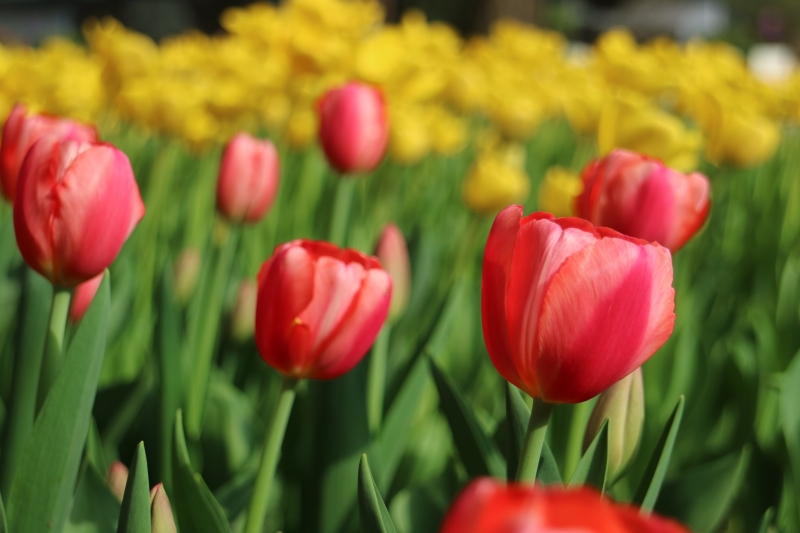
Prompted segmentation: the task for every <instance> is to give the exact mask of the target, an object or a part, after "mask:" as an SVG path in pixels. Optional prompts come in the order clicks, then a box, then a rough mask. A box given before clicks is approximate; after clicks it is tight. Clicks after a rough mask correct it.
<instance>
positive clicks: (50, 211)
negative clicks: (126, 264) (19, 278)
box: [14, 136, 144, 287]
mask: <svg viewBox="0 0 800 533" xmlns="http://www.w3.org/2000/svg"><path fill="white" fill-rule="evenodd" d="M143 216H144V204H143V203H142V198H141V196H140V195H139V188H138V186H137V184H136V180H135V179H134V177H133V170H132V169H131V164H130V162H129V161H128V158H127V157H126V156H125V154H123V153H122V152H121V151H119V150H117V149H116V148H115V147H113V146H111V145H110V144H104V143H79V142H76V141H62V140H60V139H58V138H57V137H55V136H45V137H43V138H41V139H40V140H39V141H37V142H36V144H34V145H33V147H32V148H31V149H30V151H29V152H28V155H27V156H26V157H25V161H24V163H23V164H22V169H21V171H20V175H19V181H18V183H17V191H16V198H15V199H14V231H15V233H16V236H17V244H18V245H19V249H20V252H21V253H22V257H23V258H24V259H25V261H26V262H27V263H28V265H29V266H30V267H31V268H33V269H34V270H36V271H37V272H38V273H40V274H41V275H42V276H44V277H46V278H47V279H49V280H50V281H51V282H52V283H53V284H55V285H61V286H65V287H74V286H76V285H78V284H80V283H83V282H84V281H88V280H89V279H91V278H93V277H95V276H97V275H99V274H101V273H102V272H103V270H105V269H106V268H107V267H108V266H109V265H110V264H111V263H112V262H113V261H114V259H115V258H116V257H117V254H118V253H119V251H120V249H121V248H122V245H123V244H124V243H125V240H126V239H127V238H128V236H129V235H130V234H131V232H132V231H133V229H134V228H135V227H136V224H137V223H138V222H139V220H141V218H142V217H143Z"/></svg>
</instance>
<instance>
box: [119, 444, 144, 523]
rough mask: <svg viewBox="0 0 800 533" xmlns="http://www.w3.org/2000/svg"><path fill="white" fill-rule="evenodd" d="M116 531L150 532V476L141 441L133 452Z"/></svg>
mask: <svg viewBox="0 0 800 533" xmlns="http://www.w3.org/2000/svg"><path fill="white" fill-rule="evenodd" d="M117 533H150V478H149V477H148V475H147V454H145V452H144V443H143V442H140V443H139V445H138V446H137V447H136V452H134V454H133V461H132V462H131V468H130V473H129V474H128V483H127V484H126V485H125V496H123V498H122V508H121V510H120V513H119V526H118V527H117Z"/></svg>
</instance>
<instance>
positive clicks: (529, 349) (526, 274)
mask: <svg viewBox="0 0 800 533" xmlns="http://www.w3.org/2000/svg"><path fill="white" fill-rule="evenodd" d="M481 300H482V301H481V310H482V314H483V336H484V339H485V341H486V348H487V350H488V352H489V356H490V357H491V359H492V362H493V363H494V366H495V367H496V368H497V370H498V372H500V374H501V375H502V376H503V377H504V378H505V379H506V380H508V381H509V382H511V383H513V384H514V385H516V386H517V387H518V388H520V389H522V390H523V391H525V392H527V393H528V394H529V395H530V396H533V397H538V398H541V399H542V400H544V401H545V402H548V403H579V402H583V401H585V400H588V399H589V398H592V397H593V396H596V395H597V394H599V393H600V392H602V391H604V390H606V389H607V388H608V387H610V386H611V385H613V384H614V383H616V382H617V381H619V380H620V379H622V378H623V377H625V376H627V375H628V374H630V373H631V372H633V371H634V370H635V369H636V368H638V367H639V366H641V365H642V363H644V362H645V361H646V360H647V359H649V358H650V356H651V355H653V353H655V351H656V350H657V349H658V348H659V347H660V346H661V345H662V344H664V342H665V341H666V340H667V338H668V337H669V336H670V334H671V333H672V328H673V326H674V322H675V313H674V312H673V310H674V308H675V291H674V289H673V288H672V258H671V257H670V253H669V250H667V249H666V248H663V247H661V246H660V245H658V244H656V243H647V242H645V241H642V240H639V239H634V238H633V237H627V236H625V235H622V234H620V233H617V232H616V231H614V230H611V229H608V228H595V227H594V226H592V225H591V224H590V223H589V222H587V221H585V220H581V219H579V218H559V219H556V218H554V217H553V216H552V215H550V214H549V213H534V214H532V215H529V216H527V217H524V218H523V216H522V206H519V205H512V206H509V207H507V208H506V209H504V210H503V211H502V212H500V214H499V215H497V218H496V219H495V221H494V224H493V225H492V229H491V231H490V233H489V239H488V241H487V243H486V250H485V252H484V256H483V287H482V299H481Z"/></svg>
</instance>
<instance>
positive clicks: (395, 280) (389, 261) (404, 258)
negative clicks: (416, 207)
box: [375, 224, 411, 320]
mask: <svg viewBox="0 0 800 533" xmlns="http://www.w3.org/2000/svg"><path fill="white" fill-rule="evenodd" d="M375 255H376V256H377V257H378V260H379V261H380V262H381V264H382V265H383V267H384V268H385V269H386V271H387V272H388V273H389V275H390V276H391V277H392V304H391V306H389V316H390V317H392V319H393V320H394V319H397V318H398V317H399V316H400V315H402V314H403V311H405V309H406V306H407V305H408V296H409V292H410V291H411V265H410V261H409V259H408V246H407V245H406V239H405V237H403V232H401V231H400V228H398V227H397V226H396V225H394V224H387V225H386V227H384V228H383V233H381V238H380V240H379V241H378V246H377V248H376V250H375Z"/></svg>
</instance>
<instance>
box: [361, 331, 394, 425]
mask: <svg viewBox="0 0 800 533" xmlns="http://www.w3.org/2000/svg"><path fill="white" fill-rule="evenodd" d="M391 334H392V326H391V324H389V323H388V322H387V323H386V324H385V325H384V326H383V329H382V330H381V332H380V333H379V334H378V338H377V339H376V340H375V345H374V346H373V348H372V353H371V354H370V356H369V375H368V376H367V421H368V423H369V432H370V433H371V434H372V435H376V434H377V433H378V430H379V429H380V428H381V422H382V418H383V398H384V395H385V391H386V359H387V356H388V352H389V337H390V336H391Z"/></svg>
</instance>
